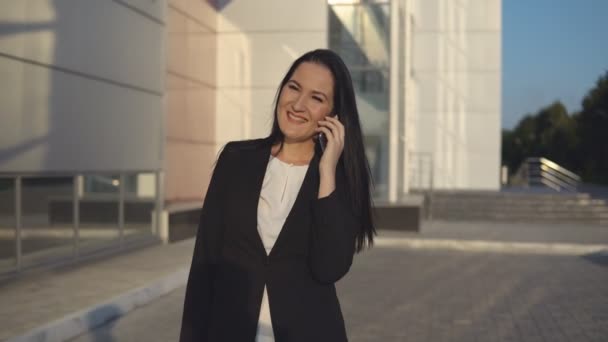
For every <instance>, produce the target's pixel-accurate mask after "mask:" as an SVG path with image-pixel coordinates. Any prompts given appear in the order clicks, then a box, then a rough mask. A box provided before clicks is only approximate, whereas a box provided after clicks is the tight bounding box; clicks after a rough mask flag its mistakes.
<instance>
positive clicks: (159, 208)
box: [152, 170, 163, 237]
mask: <svg viewBox="0 0 608 342" xmlns="http://www.w3.org/2000/svg"><path fill="white" fill-rule="evenodd" d="M162 186H163V173H162V171H160V170H159V171H157V172H156V210H155V211H156V212H155V216H156V218H155V219H156V224H155V225H154V226H153V227H152V229H153V231H152V233H153V234H154V235H156V237H160V232H161V226H162V222H161V220H162V218H163V215H162V213H163V193H162Z"/></svg>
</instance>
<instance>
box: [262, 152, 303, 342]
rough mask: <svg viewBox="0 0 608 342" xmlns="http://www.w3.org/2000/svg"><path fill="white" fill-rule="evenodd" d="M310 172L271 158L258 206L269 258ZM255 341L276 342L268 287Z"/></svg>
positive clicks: (263, 238)
mask: <svg viewBox="0 0 608 342" xmlns="http://www.w3.org/2000/svg"><path fill="white" fill-rule="evenodd" d="M307 170H308V165H293V164H288V163H285V162H283V161H281V160H279V159H278V158H275V157H273V156H272V155H271V156H270V161H269V162H268V167H267V168H266V174H265V175H264V181H263V182H262V191H261V192H260V201H259V203H258V233H259V234H260V238H261V239H262V243H263V244H264V248H265V249H266V255H269V254H270V251H271V250H272V247H273V246H274V243H275V241H276V240H277V237H278V236H279V233H280V232H281V229H282V228H283V224H284V223H285V219H287V215H288V214H289V212H290V211H291V207H293V204H294V202H295V201H296V197H297V196H298V192H299V191H300V187H301V186H302V182H303V181H304V176H306V171H307ZM255 340H256V342H274V333H273V331H272V321H271V319H270V308H269V304H268V293H267V292H266V286H264V295H263V297H262V306H261V308H260V317H259V320H258V331H257V336H256V339H255Z"/></svg>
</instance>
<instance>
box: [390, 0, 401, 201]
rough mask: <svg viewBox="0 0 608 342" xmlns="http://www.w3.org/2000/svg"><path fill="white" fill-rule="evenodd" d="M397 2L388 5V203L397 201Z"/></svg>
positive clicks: (393, 0) (393, 1) (394, 0)
mask: <svg viewBox="0 0 608 342" xmlns="http://www.w3.org/2000/svg"><path fill="white" fill-rule="evenodd" d="M398 46H399V0H391V3H390V60H389V62H390V70H389V144H388V153H389V154H388V155H389V157H388V201H389V202H391V203H394V202H396V201H397V187H398V184H397V176H398V167H399V164H398V158H399V155H398V152H399V99H398V96H399V49H398Z"/></svg>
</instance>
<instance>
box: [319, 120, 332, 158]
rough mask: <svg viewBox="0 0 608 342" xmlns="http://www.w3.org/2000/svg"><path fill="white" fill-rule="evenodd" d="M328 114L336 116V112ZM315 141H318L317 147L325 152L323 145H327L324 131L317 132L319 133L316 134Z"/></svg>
mask: <svg viewBox="0 0 608 342" xmlns="http://www.w3.org/2000/svg"><path fill="white" fill-rule="evenodd" d="M329 116H331V117H334V116H336V114H335V113H331V114H329ZM317 141H318V142H319V147H320V148H321V152H325V146H327V137H326V136H325V133H323V132H319V134H317Z"/></svg>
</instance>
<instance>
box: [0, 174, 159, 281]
mask: <svg viewBox="0 0 608 342" xmlns="http://www.w3.org/2000/svg"><path fill="white" fill-rule="evenodd" d="M157 176H158V175H157V174H155V173H148V172H146V173H123V174H118V175H109V174H101V173H100V174H87V175H86V176H85V175H52V174H40V175H36V174H24V175H21V176H17V175H7V174H5V175H0V274H3V273H9V272H13V271H19V270H21V269H24V268H29V267H35V266H40V265H44V264H48V263H51V262H55V261H60V260H69V259H77V258H78V257H79V256H81V255H87V254H91V253H97V252H99V251H103V250H108V249H115V248H122V247H123V246H126V245H131V244H138V243H142V242H144V243H145V242H146V241H149V239H157V237H156V236H155V229H156V227H155V215H157V210H156V207H157V206H158V202H159V201H158V197H157V196H158V194H159V192H158V190H157V189H156V187H157V186H158V184H159V183H158V181H157V179H156V177H157ZM121 184H122V186H121ZM86 190H88V191H86Z"/></svg>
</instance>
